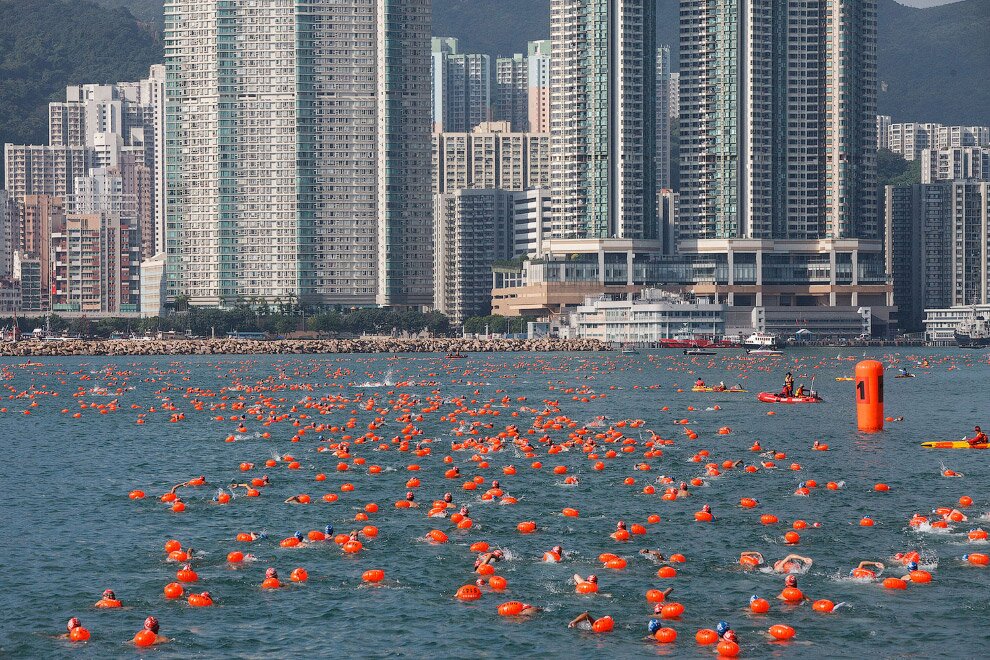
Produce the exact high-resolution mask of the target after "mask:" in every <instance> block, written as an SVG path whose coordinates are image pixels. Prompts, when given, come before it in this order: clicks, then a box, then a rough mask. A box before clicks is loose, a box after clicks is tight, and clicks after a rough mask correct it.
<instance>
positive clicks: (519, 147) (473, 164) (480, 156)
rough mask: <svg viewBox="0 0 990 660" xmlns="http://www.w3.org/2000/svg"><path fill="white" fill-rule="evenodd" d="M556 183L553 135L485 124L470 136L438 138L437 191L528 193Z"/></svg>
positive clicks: (435, 144) (435, 156)
mask: <svg viewBox="0 0 990 660" xmlns="http://www.w3.org/2000/svg"><path fill="white" fill-rule="evenodd" d="M549 185H550V136H549V135H547V134H545V133H515V132H512V131H510V127H509V124H508V122H491V123H489V122H485V123H482V124H480V125H479V126H477V127H476V128H475V129H474V130H473V131H471V132H470V133H434V134H433V192H434V194H436V193H448V192H453V191H454V190H460V189H463V188H487V189H498V190H528V189H531V188H548V187H549Z"/></svg>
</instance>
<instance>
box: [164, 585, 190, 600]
mask: <svg viewBox="0 0 990 660" xmlns="http://www.w3.org/2000/svg"><path fill="white" fill-rule="evenodd" d="M164 591H165V597H166V598H168V599H175V598H182V594H183V593H184V592H185V589H183V588H182V585H181V584H179V583H178V582H169V583H168V584H166V585H165V590H164Z"/></svg>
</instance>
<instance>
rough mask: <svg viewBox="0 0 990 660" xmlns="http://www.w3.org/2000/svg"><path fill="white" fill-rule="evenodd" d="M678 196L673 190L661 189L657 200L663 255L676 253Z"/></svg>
mask: <svg viewBox="0 0 990 660" xmlns="http://www.w3.org/2000/svg"><path fill="white" fill-rule="evenodd" d="M679 202H680V195H678V194H677V193H675V192H674V191H673V190H667V189H661V190H660V193H659V195H658V199H657V213H658V214H659V216H660V240H661V242H662V245H663V253H664V254H675V253H676V252H677V237H678V234H677V227H678V213H679V211H678V203H679Z"/></svg>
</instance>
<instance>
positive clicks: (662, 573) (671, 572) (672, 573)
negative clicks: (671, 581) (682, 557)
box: [657, 566, 677, 578]
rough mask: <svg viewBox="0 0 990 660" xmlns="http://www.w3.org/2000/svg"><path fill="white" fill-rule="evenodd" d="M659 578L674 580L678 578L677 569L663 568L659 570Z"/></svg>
mask: <svg viewBox="0 0 990 660" xmlns="http://www.w3.org/2000/svg"><path fill="white" fill-rule="evenodd" d="M657 577H661V578H674V577H677V569H676V568H674V567H672V566H661V567H660V569H659V570H657Z"/></svg>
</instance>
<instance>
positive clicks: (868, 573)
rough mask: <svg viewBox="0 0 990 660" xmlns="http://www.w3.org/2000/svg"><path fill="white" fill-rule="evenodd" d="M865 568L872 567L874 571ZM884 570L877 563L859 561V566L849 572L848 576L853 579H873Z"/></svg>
mask: <svg viewBox="0 0 990 660" xmlns="http://www.w3.org/2000/svg"><path fill="white" fill-rule="evenodd" d="M867 566H872V567H873V568H875V569H876V570H872V569H870V568H867ZM884 568H886V567H885V566H884V565H883V564H881V563H880V562H878V561H861V562H859V566H857V567H856V568H854V569H852V570H851V571H849V575H850V576H851V577H854V578H866V579H874V578H877V577H879V575H880V574H881V573H883V569H884Z"/></svg>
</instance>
